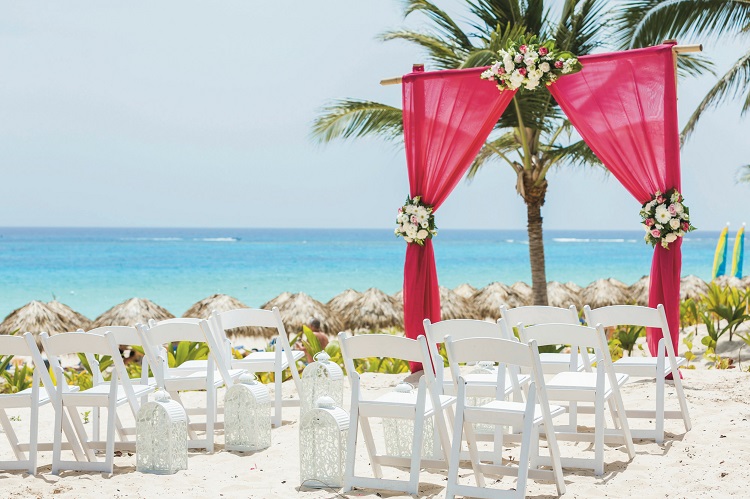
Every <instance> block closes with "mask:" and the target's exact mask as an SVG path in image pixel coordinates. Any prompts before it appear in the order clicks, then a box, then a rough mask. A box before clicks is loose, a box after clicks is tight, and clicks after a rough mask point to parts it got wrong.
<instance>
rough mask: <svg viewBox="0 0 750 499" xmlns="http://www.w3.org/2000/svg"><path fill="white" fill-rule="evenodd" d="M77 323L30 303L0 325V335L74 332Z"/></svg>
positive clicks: (46, 307)
mask: <svg viewBox="0 0 750 499" xmlns="http://www.w3.org/2000/svg"><path fill="white" fill-rule="evenodd" d="M78 327H79V322H78V321H74V320H71V317H70V316H69V315H65V314H60V313H58V312H56V311H55V310H54V309H52V308H50V307H49V306H47V304H46V303H42V302H40V301H36V300H35V301H32V302H29V303H27V304H26V305H24V306H23V307H21V308H17V309H16V310H14V311H13V312H11V313H10V314H8V316H7V317H6V318H5V320H4V321H3V322H2V324H0V334H11V333H13V332H14V331H18V332H17V333H16V334H23V333H26V332H30V333H33V334H34V335H38V334H39V333H41V332H43V331H44V332H47V333H49V334H56V333H65V332H67V331H75V330H76V329H78Z"/></svg>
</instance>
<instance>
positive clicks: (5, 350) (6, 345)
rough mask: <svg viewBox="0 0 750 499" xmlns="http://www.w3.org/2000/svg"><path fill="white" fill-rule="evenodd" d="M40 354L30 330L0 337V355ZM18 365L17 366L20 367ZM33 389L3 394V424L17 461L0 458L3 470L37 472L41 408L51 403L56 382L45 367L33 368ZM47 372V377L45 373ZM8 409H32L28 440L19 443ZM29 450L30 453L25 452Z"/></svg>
mask: <svg viewBox="0 0 750 499" xmlns="http://www.w3.org/2000/svg"><path fill="white" fill-rule="evenodd" d="M33 351H36V354H37V355H39V350H38V348H37V345H36V341H35V340H34V338H33V335H32V334H31V333H26V334H25V335H24V336H9V335H2V336H0V356H14V357H34V356H33V353H32V352H33ZM20 368H21V367H20V366H19V365H16V366H15V369H20ZM33 373H34V374H33V376H32V383H31V388H26V389H25V390H23V391H20V392H18V393H4V394H0V425H2V429H3V432H4V433H5V436H6V438H7V439H8V443H9V444H10V447H11V450H12V451H13V454H14V456H15V458H16V460H15V461H0V470H28V472H29V474H31V475H35V474H36V470H37V451H38V450H39V438H38V435H39V407H40V406H43V405H45V404H47V403H49V402H50V400H51V398H50V393H49V392H50V391H52V390H54V385H53V384H52V381H51V379H50V377H49V373H48V372H47V370H46V369H33ZM40 375H41V376H43V377H44V387H41V386H40ZM45 375H46V376H45ZM6 409H29V410H30V420H29V441H28V442H19V440H18V436H17V435H16V432H15V430H14V429H13V425H12V424H11V422H10V418H9V417H8V414H7V412H6ZM25 453H28V454H25Z"/></svg>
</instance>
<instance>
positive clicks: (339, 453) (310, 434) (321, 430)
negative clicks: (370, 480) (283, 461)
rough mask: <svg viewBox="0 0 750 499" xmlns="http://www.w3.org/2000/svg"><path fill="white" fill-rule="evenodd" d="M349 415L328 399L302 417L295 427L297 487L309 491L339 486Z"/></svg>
mask: <svg viewBox="0 0 750 499" xmlns="http://www.w3.org/2000/svg"><path fill="white" fill-rule="evenodd" d="M348 432H349V414H347V412H346V411H345V410H344V409H342V408H340V407H337V406H336V404H335V402H334V400H333V399H332V398H331V397H321V398H320V399H319V400H318V401H317V402H316V407H315V408H313V409H310V410H309V411H307V412H306V413H304V414H303V415H302V419H301V420H300V427H299V461H300V466H299V471H300V484H301V485H302V486H304V487H311V488H324V487H325V488H339V487H342V486H343V481H344V467H345V466H346V437H347V433H348Z"/></svg>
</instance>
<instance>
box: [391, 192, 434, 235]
mask: <svg viewBox="0 0 750 499" xmlns="http://www.w3.org/2000/svg"><path fill="white" fill-rule="evenodd" d="M394 233H395V234H396V237H403V238H404V240H405V241H406V242H407V243H415V244H418V245H420V246H424V242H425V241H426V240H427V239H431V238H432V237H433V236H435V235H437V227H435V215H433V214H432V206H430V205H428V204H424V203H423V202H422V197H421V196H417V197H415V198H409V197H407V198H406V203H404V206H402V207H401V208H399V209H398V216H397V217H396V230H395V231H394Z"/></svg>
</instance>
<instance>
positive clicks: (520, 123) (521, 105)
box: [312, 0, 606, 305]
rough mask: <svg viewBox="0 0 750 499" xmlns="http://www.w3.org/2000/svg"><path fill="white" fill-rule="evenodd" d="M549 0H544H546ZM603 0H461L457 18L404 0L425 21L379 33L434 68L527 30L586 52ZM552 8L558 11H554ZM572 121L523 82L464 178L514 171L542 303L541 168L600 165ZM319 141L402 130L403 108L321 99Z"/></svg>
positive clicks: (469, 61) (483, 55)
mask: <svg viewBox="0 0 750 499" xmlns="http://www.w3.org/2000/svg"><path fill="white" fill-rule="evenodd" d="M552 3H554V2H549V4H552ZM604 4H605V2H604V1H603V0H565V2H564V4H563V6H562V9H561V10H559V9H556V10H554V11H553V10H551V9H550V8H549V7H550V5H547V6H545V5H544V1H543V0H467V1H466V8H467V11H468V15H469V18H468V20H467V22H466V23H463V25H465V26H468V28H467V29H466V30H465V29H463V28H462V27H460V26H459V24H458V23H457V22H455V21H454V20H453V19H452V18H451V17H450V16H449V15H448V14H447V13H445V12H444V11H443V10H441V9H440V8H438V7H437V5H435V4H434V3H432V2H430V1H428V0H407V2H406V4H405V10H404V15H405V17H408V16H410V15H412V14H414V13H420V14H423V15H425V16H426V17H427V19H428V21H429V26H430V28H429V29H428V30H427V31H423V32H418V31H412V30H396V31H388V32H386V33H384V34H383V35H382V39H383V40H405V41H407V42H409V43H414V44H417V45H419V46H420V47H421V48H423V49H424V50H425V52H426V56H427V59H428V61H429V62H430V63H431V64H432V66H433V68H434V69H454V68H469V67H480V66H487V65H489V64H491V63H492V62H493V61H494V59H495V58H496V53H497V50H498V49H500V48H502V47H504V46H505V44H506V42H507V40H509V39H513V40H515V39H517V38H518V37H519V36H520V35H522V34H525V33H528V34H533V35H537V36H538V37H539V38H540V39H541V40H548V39H555V41H556V46H557V48H559V49H562V50H567V51H570V52H572V53H574V54H577V55H584V54H588V53H590V52H591V51H592V50H593V49H594V48H596V47H597V46H599V45H600V44H602V42H603V40H604V39H605V37H606V34H605V32H604V30H602V29H601V28H602V25H603V24H604V21H605V13H604V11H603V6H604ZM556 14H557V16H558V17H557V18H556V19H554V17H555V15H556ZM570 131H571V125H570V123H569V122H568V121H567V120H566V119H565V117H564V115H563V114H562V112H561V111H560V108H559V107H558V105H557V103H556V102H555V100H554V99H553V98H552V96H551V95H550V93H549V92H548V91H546V90H544V89H543V90H539V91H526V90H525V89H521V90H519V91H518V93H517V94H516V95H515V97H514V98H513V105H512V106H509V108H508V110H507V111H506V112H505V113H504V114H503V116H502V117H501V118H500V120H499V121H498V122H497V125H496V126H495V131H494V132H493V134H492V135H491V136H490V138H489V139H488V140H487V142H486V144H485V145H484V147H483V148H482V150H481V151H480V153H479V154H478V156H477V158H476V159H475V160H474V163H473V164H472V166H471V168H470V169H469V172H468V178H469V179H472V178H474V177H475V176H476V174H477V173H478V172H479V170H480V169H482V168H484V167H485V166H487V165H489V164H491V163H497V162H500V163H506V164H508V165H509V166H510V167H511V168H512V169H513V171H514V172H515V173H516V177H517V182H516V190H517V192H518V194H519V195H520V196H521V198H522V199H523V200H524V202H525V203H526V206H527V231H528V237H529V258H530V263H531V280H532V288H533V298H534V303H535V304H537V305H546V304H547V277H546V271H545V259H544V243H543V237H542V236H543V232H542V214H541V208H542V206H543V205H544V200H545V196H546V193H547V187H548V184H547V178H546V176H547V173H548V172H549V170H550V169H551V168H552V167H553V166H560V165H563V164H566V165H576V164H577V165H598V164H599V161H598V159H597V158H596V156H594V154H593V153H592V152H591V150H590V149H589V148H588V146H587V145H586V144H585V143H584V142H583V141H576V142H573V143H570V140H569V137H570ZM312 135H313V137H314V138H316V139H318V140H320V141H321V142H328V141H331V140H333V139H337V138H343V139H348V138H356V137H365V136H378V137H381V138H383V139H386V140H391V141H398V140H402V138H403V123H402V114H401V110H400V109H398V108H395V107H392V106H386V105H384V104H380V103H377V102H371V101H364V100H356V99H344V100H338V101H334V102H332V103H331V104H329V105H327V106H325V107H324V108H323V109H322V111H321V114H320V115H319V116H318V118H317V119H316V120H315V122H314V124H313V131H312Z"/></svg>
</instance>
